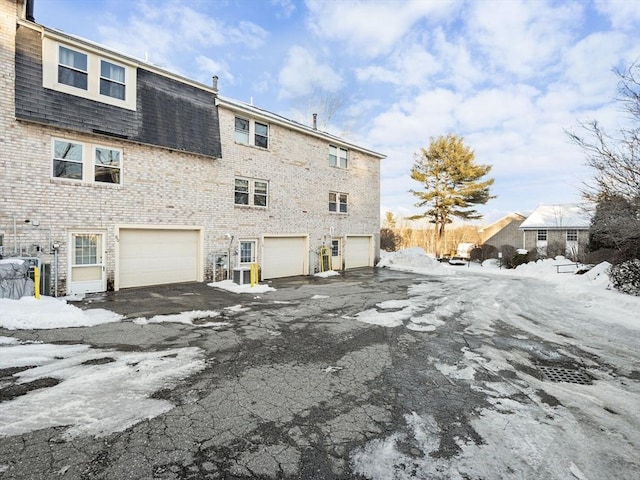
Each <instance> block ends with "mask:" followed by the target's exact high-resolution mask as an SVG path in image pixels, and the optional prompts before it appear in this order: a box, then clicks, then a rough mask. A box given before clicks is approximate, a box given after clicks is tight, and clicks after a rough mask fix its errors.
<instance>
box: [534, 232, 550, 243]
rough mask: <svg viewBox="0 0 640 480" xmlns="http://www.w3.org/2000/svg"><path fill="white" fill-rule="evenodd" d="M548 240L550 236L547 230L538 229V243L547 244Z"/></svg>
mask: <svg viewBox="0 0 640 480" xmlns="http://www.w3.org/2000/svg"><path fill="white" fill-rule="evenodd" d="M543 237H544V238H543ZM548 238H549V234H548V232H547V230H546V229H538V230H537V231H536V241H538V242H546V241H547V239H548Z"/></svg>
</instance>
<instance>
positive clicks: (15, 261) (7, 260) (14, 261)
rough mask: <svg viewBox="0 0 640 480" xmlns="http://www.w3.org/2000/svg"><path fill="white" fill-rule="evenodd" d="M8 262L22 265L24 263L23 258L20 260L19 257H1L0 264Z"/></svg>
mask: <svg viewBox="0 0 640 480" xmlns="http://www.w3.org/2000/svg"><path fill="white" fill-rule="evenodd" d="M10 263H15V264H17V265H22V264H23V263H24V260H22V259H21V258H3V259H2V260H0V265H2V264H10Z"/></svg>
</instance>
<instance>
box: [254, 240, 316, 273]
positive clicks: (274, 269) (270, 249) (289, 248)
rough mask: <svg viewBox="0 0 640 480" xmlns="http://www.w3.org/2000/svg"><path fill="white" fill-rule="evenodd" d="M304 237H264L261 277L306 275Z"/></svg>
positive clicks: (305, 244)
mask: <svg viewBox="0 0 640 480" xmlns="http://www.w3.org/2000/svg"><path fill="white" fill-rule="evenodd" d="M306 255H307V239H306V237H265V238H264V255H263V260H262V277H263V278H280V277H292V276H295V275H306V273H307V272H306Z"/></svg>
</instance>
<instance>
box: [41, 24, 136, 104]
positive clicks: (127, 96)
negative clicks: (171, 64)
mask: <svg viewBox="0 0 640 480" xmlns="http://www.w3.org/2000/svg"><path fill="white" fill-rule="evenodd" d="M49 35H53V34H46V35H45V37H44V39H43V44H42V55H43V62H42V84H43V86H44V87H45V88H49V89H52V90H57V91H60V92H63V93H68V94H70V95H75V96H79V97H84V98H87V99H90V100H95V101H97V102H102V103H107V104H109V105H115V106H118V107H122V108H127V109H129V110H135V109H136V66H135V65H134V64H133V63H130V62H128V61H127V60H126V59H120V58H118V59H117V60H116V57H115V56H114V57H113V58H110V56H108V55H104V54H103V52H102V50H98V49H94V48H92V47H90V46H86V47H85V46H75V45H73V46H72V45H71V44H70V43H66V41H65V42H63V41H58V39H57V38H55V37H54V38H50V36H49Z"/></svg>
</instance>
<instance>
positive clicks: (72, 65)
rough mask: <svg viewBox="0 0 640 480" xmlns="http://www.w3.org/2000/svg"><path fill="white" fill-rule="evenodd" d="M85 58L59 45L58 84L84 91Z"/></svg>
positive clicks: (85, 86) (85, 80)
mask: <svg viewBox="0 0 640 480" xmlns="http://www.w3.org/2000/svg"><path fill="white" fill-rule="evenodd" d="M87 77H88V73H87V56H86V55H85V54H84V53H81V52H76V51H75V50H71V49H70V48H67V47H63V46H62V45H60V47H59V52H58V82H60V83H64V84H65V85H69V86H71V87H76V88H81V89H82V90H86V89H87V87H88V82H87Z"/></svg>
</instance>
